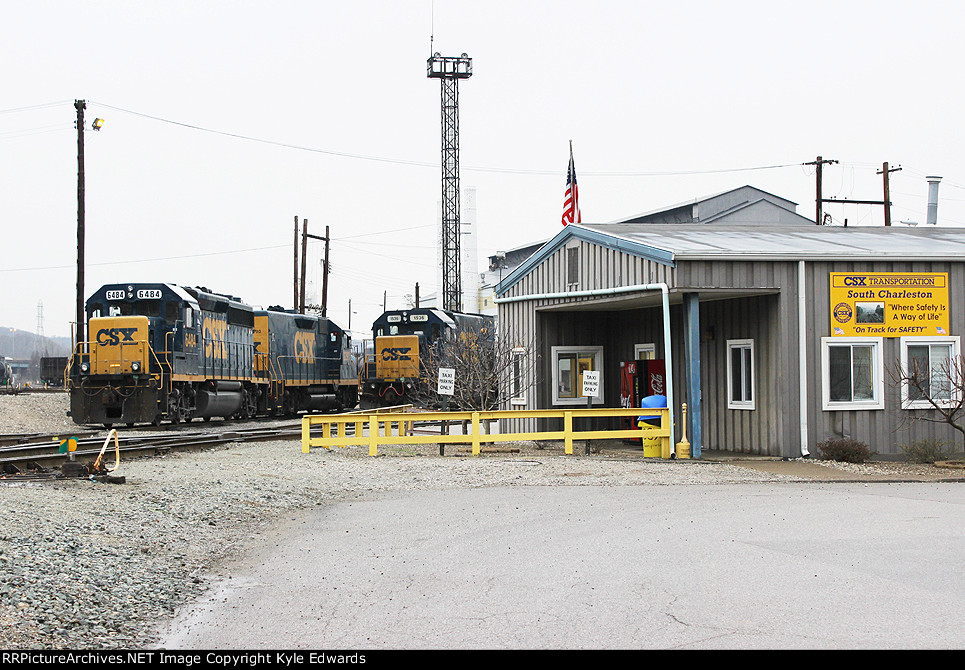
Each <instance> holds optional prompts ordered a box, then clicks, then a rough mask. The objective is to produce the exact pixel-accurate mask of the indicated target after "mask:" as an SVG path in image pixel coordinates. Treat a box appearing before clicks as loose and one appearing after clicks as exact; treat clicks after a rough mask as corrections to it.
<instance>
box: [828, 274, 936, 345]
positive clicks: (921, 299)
mask: <svg viewBox="0 0 965 670" xmlns="http://www.w3.org/2000/svg"><path fill="white" fill-rule="evenodd" d="M830 287H831V335H832V336H835V335H838V336H851V337H853V336H856V335H857V336H872V337H905V336H908V335H949V334H950V333H949V325H948V324H949V318H948V273H947V272H876V273H865V272H832V273H831V281H830Z"/></svg>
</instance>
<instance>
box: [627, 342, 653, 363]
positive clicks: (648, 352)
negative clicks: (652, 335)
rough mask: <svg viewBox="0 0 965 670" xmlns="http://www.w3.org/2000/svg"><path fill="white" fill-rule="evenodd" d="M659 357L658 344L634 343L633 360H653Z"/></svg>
mask: <svg viewBox="0 0 965 670" xmlns="http://www.w3.org/2000/svg"><path fill="white" fill-rule="evenodd" d="M656 357H657V346H656V345H655V344H653V343H652V342H648V343H647V344H634V345H633V360H635V361H651V360H653V359H654V358H656Z"/></svg>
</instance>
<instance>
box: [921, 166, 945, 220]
mask: <svg viewBox="0 0 965 670" xmlns="http://www.w3.org/2000/svg"><path fill="white" fill-rule="evenodd" d="M925 179H926V180H927V181H928V212H927V213H926V215H925V223H927V224H928V225H930V226H934V225H937V224H938V184H939V182H940V181H941V180H942V178H941V177H925Z"/></svg>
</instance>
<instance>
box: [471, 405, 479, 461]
mask: <svg viewBox="0 0 965 670" xmlns="http://www.w3.org/2000/svg"><path fill="white" fill-rule="evenodd" d="M479 450H480V449H479V412H473V413H472V455H473V456H478V455H479Z"/></svg>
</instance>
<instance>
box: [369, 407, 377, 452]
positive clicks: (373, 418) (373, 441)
mask: <svg viewBox="0 0 965 670" xmlns="http://www.w3.org/2000/svg"><path fill="white" fill-rule="evenodd" d="M378 449H379V417H378V415H376V414H370V415H369V456H375V455H376V453H377V452H378Z"/></svg>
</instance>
